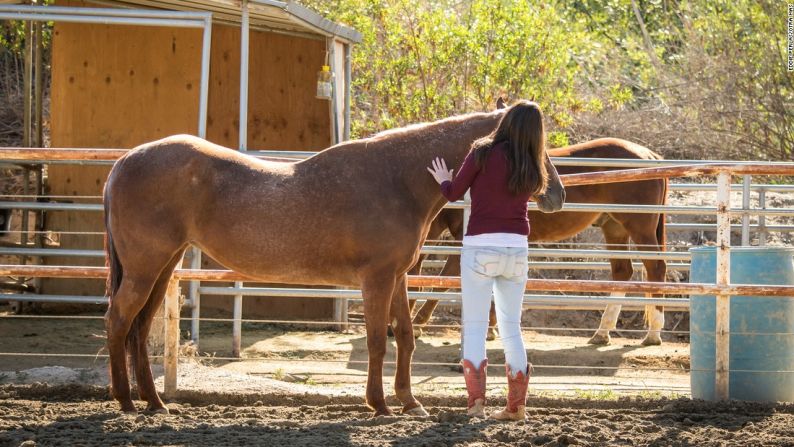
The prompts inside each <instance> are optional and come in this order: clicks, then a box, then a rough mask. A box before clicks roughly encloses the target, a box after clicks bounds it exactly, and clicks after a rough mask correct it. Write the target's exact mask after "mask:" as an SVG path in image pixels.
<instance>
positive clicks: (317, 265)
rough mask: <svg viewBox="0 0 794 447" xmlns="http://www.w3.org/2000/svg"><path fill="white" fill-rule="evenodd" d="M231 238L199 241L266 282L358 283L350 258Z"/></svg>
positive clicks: (219, 258) (207, 249) (215, 256)
mask: <svg viewBox="0 0 794 447" xmlns="http://www.w3.org/2000/svg"><path fill="white" fill-rule="evenodd" d="M261 242H262V241H256V240H251V241H246V242H245V243H244V244H235V243H234V242H233V241H227V242H226V243H225V244H222V245H220V246H216V245H215V244H212V243H209V244H207V243H199V242H198V241H196V245H198V246H199V247H200V248H201V249H202V251H204V252H206V253H207V254H208V255H209V256H210V257H212V258H213V259H215V260H216V261H218V262H219V263H220V264H221V265H223V266H224V267H226V268H228V269H231V270H234V271H236V272H239V273H242V274H244V275H246V276H250V277H251V278H253V279H256V280H259V281H263V282H274V283H284V284H303V285H339V286H358V283H359V280H358V275H357V269H356V268H355V266H354V265H353V263H352V262H350V261H349V260H345V259H341V258H340V257H339V256H334V254H333V253H329V252H328V251H325V252H318V251H315V250H314V249H313V247H302V246H300V245H295V246H293V247H288V246H284V245H282V244H277V245H276V244H272V243H264V244H263V243H261Z"/></svg>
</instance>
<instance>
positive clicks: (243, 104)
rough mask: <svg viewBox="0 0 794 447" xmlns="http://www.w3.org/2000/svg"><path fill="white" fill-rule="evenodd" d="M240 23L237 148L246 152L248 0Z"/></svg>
mask: <svg viewBox="0 0 794 447" xmlns="http://www.w3.org/2000/svg"><path fill="white" fill-rule="evenodd" d="M240 9H241V17H240V20H241V23H240V134H239V137H238V142H237V146H238V147H239V149H240V151H243V152H245V151H246V150H247V148H248V62H249V38H250V28H249V26H250V23H249V10H248V0H243V3H242V5H241V6H240Z"/></svg>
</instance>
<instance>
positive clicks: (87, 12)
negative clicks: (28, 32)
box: [0, 5, 211, 21]
mask: <svg viewBox="0 0 794 447" xmlns="http://www.w3.org/2000/svg"><path fill="white" fill-rule="evenodd" d="M0 12H23V13H34V14H64V15H78V16H104V17H140V18H165V19H190V20H199V21H203V20H204V19H205V18H206V17H208V16H209V15H211V14H210V13H209V12H202V11H158V10H151V9H119V8H80V7H68V6H30V5H0Z"/></svg>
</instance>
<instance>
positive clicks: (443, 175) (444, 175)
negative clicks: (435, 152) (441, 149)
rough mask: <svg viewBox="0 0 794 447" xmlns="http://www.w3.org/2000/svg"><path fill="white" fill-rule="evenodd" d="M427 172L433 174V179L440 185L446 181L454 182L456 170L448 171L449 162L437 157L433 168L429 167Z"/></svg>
mask: <svg viewBox="0 0 794 447" xmlns="http://www.w3.org/2000/svg"><path fill="white" fill-rule="evenodd" d="M427 170H428V171H429V172H430V173H431V174H433V178H434V179H436V181H437V182H438V184H439V185H440V184H442V183H444V182H446V181H452V173H453V172H454V171H455V170H454V169H452V170H449V169H447V162H445V161H444V159H443V158H441V157H436V159H435V160H433V167H432V168H430V167H428V168H427Z"/></svg>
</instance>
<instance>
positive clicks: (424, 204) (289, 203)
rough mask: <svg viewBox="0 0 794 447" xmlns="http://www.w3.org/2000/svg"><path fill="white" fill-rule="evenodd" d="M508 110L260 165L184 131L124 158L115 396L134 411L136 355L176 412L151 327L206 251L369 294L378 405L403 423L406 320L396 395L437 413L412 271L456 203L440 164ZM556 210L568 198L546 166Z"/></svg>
mask: <svg viewBox="0 0 794 447" xmlns="http://www.w3.org/2000/svg"><path fill="white" fill-rule="evenodd" d="M503 113H504V111H503V110H498V111H495V112H491V113H474V114H468V115H462V116H457V117H452V118H448V119H445V120H441V121H438V122H434V123H428V124H419V125H414V126H410V127H407V128H404V129H397V130H392V131H387V132H383V133H380V134H378V135H375V136H373V137H371V138H367V139H363V140H356V141H350V142H345V143H342V144H339V145H336V146H334V147H331V148H329V149H327V150H325V151H322V152H320V153H318V154H317V155H315V156H313V157H311V158H308V159H306V160H303V161H299V162H295V163H276V162H267V161H262V160H258V159H256V158H253V157H250V156H247V155H244V154H241V153H239V152H237V151H234V150H231V149H227V148H224V147H221V146H217V145H215V144H212V143H209V142H207V141H204V140H202V139H199V138H196V137H192V136H187V135H179V136H173V137H169V138H165V139H163V140H159V141H155V142H152V143H148V144H144V145H142V146H139V147H137V148H135V149H133V150H131V151H130V152H129V153H127V154H126V155H124V156H123V157H121V158H120V159H119V160H118V161H117V162H116V164H115V165H114V166H113V169H112V170H111V172H110V176H109V177H108V180H107V183H106V185H105V191H104V204H105V225H106V227H107V239H106V251H107V257H108V264H109V267H110V275H109V278H108V295H109V297H110V305H109V307H108V311H107V314H106V316H105V320H106V327H107V337H108V350H109V353H110V370H111V382H112V393H113V396H114V397H115V398H116V400H118V401H119V403H120V404H121V409H122V410H123V411H125V412H134V411H136V408H135V406H134V404H133V402H132V399H131V397H130V384H129V378H128V375H127V349H128V348H129V350H130V357H131V359H132V365H133V370H134V373H135V377H136V378H137V382H138V393H139V395H140V397H141V399H143V400H145V401H147V402H148V409H149V410H153V411H160V412H167V411H168V410H167V409H166V407H165V406H164V405H163V402H162V400H160V397H159V396H158V394H157V391H156V390H155V387H154V381H153V379H152V373H151V369H150V368H149V360H148V357H147V351H146V338H147V335H148V333H149V329H150V327H151V323H152V317H153V316H154V314H155V312H156V311H157V309H158V308H159V307H160V305H161V303H162V301H163V298H164V295H165V291H166V287H167V285H168V281H169V278H170V277H171V274H172V272H173V270H174V267H175V265H176V264H177V263H178V262H179V261H180V259H181V258H182V255H183V253H184V251H185V249H186V248H187V247H188V246H189V245H190V244H193V245H196V246H198V247H199V248H201V249H202V250H203V251H205V252H206V253H207V254H208V255H210V256H211V257H212V258H214V259H216V260H218V261H219V262H220V263H221V264H223V265H224V266H226V267H228V268H231V269H233V270H236V271H238V272H240V273H242V274H244V275H246V276H248V277H250V278H251V279H252V280H257V281H263V282H271V283H273V282H275V283H289V284H317V285H339V286H353V287H360V288H361V293H362V295H363V298H364V315H365V319H366V330H367V349H368V351H369V366H368V371H367V390H366V402H367V404H368V405H369V406H370V407H371V408H372V409H374V410H375V414H378V415H381V414H390V413H391V411H390V410H389V408H388V407H387V406H386V402H385V400H384V394H383V383H382V381H383V377H382V376H383V357H384V354H385V352H386V327H387V325H388V323H389V321H392V320H393V321H395V322H396V325H395V327H394V331H395V335H396V338H397V371H396V375H395V381H394V389H395V393H396V395H397V398H398V399H399V400H400V402H401V403H402V404H403V408H402V411H403V412H404V413H410V414H420V415H421V414H424V415H426V414H427V412H426V411H425V410H424V409H423V408H422V406H421V405H420V403H419V402H418V401H417V400H416V399H415V398H414V396H413V394H412V393H411V356H412V355H413V351H414V336H413V329H412V324H411V314H410V310H409V309H408V298H407V289H406V278H405V275H406V272H407V271H408V269H410V268H411V266H413V265H414V264H415V263H416V261H417V259H418V258H419V248H420V245H421V243H422V241H424V240H425V238H426V236H427V232H428V229H429V227H430V223H431V222H432V220H433V219H434V218H435V217H436V215H437V214H438V212H439V211H440V210H441V207H442V206H443V205H444V204H445V203H446V202H447V201H446V199H444V198H443V197H442V196H441V192H440V189H439V187H438V184H436V182H435V181H434V180H433V178H432V176H430V175H429V174H427V170H426V167H427V166H428V165H429V163H430V161H431V160H432V159H433V158H434V157H436V156H440V157H443V158H444V159H446V160H447V163H448V165H449V166H450V167H455V168H457V167H459V166H460V165H461V163H462V162H463V159H464V157H465V156H466V154H467V152H468V151H469V147H470V146H471V143H472V142H473V141H474V140H475V139H477V138H480V137H483V136H485V135H487V134H488V133H490V132H491V131H493V129H494V128H495V127H496V125H497V123H498V121H499V119H500V118H501V117H502V115H503ZM546 163H547V167H548V169H549V173H550V181H549V188H548V189H547V191H546V193H545V194H544V195H543V196H540V197H538V204H539V206H540V207H541V209H543V210H546V211H556V210H559V209H560V208H561V207H562V203H563V201H564V200H565V191H564V189H563V187H562V184H561V183H560V179H559V177H558V176H557V173H556V171H555V170H554V167H553V166H552V165H551V162H550V161H549V160H548V158H547V159H546Z"/></svg>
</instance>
